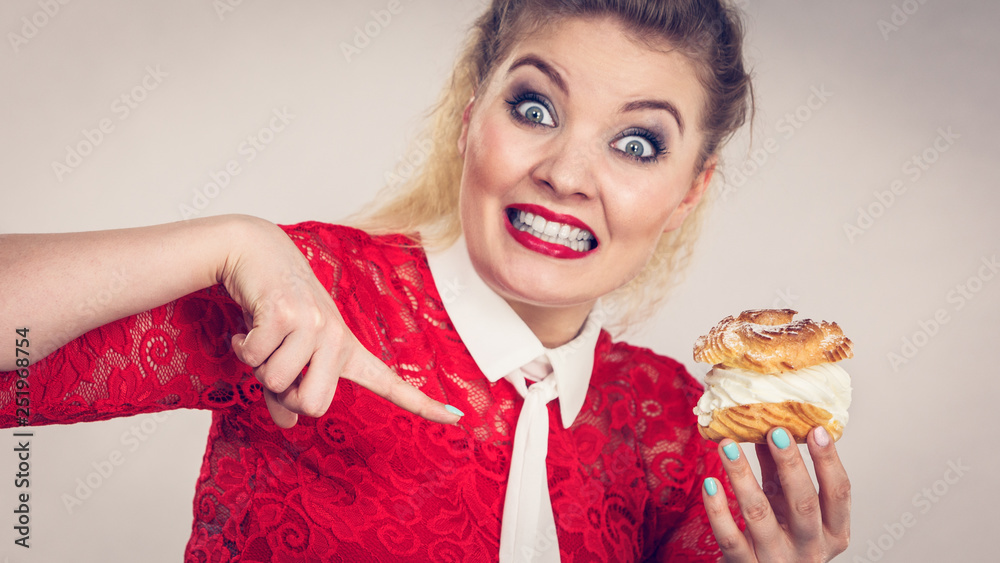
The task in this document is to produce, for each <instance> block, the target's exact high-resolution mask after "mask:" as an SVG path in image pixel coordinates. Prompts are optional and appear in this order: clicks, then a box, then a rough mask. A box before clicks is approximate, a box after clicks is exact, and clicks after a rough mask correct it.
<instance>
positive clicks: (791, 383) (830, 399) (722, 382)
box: [694, 363, 851, 426]
mask: <svg viewBox="0 0 1000 563" xmlns="http://www.w3.org/2000/svg"><path fill="white" fill-rule="evenodd" d="M785 401H796V402H800V403H810V404H813V405H816V406H817V407H820V408H823V409H825V410H827V411H829V412H830V414H831V415H833V420H835V421H838V422H840V423H841V424H843V425H847V409H848V407H850V406H851V376H850V375H848V374H847V372H846V371H844V368H842V367H840V366H838V365H837V364H833V363H825V364H819V365H816V366H812V367H808V368H803V369H799V370H794V371H786V372H785V373H782V374H780V375H766V374H761V373H756V372H752V371H748V370H744V369H739V368H725V369H723V368H720V367H719V366H716V367H713V368H712V369H711V370H710V371H709V372H708V374H707V375H706V376H705V394H704V395H702V397H701V399H700V400H699V401H698V405H697V406H696V407H695V408H694V414H696V415H697V416H698V424H700V425H701V426H708V425H709V423H711V422H712V411H713V410H715V409H725V408H729V407H736V406H740V405H750V404H754V403H783V402H785Z"/></svg>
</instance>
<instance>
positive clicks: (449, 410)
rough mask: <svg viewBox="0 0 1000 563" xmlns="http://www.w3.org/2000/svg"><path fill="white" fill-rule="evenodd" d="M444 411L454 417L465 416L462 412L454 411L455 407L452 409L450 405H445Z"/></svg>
mask: <svg viewBox="0 0 1000 563" xmlns="http://www.w3.org/2000/svg"><path fill="white" fill-rule="evenodd" d="M444 410H446V411H448V412H450V413H451V414H453V415H455V416H465V413H464V412H462V411H460V410H458V409H456V408H455V407H453V406H451V405H445V406H444Z"/></svg>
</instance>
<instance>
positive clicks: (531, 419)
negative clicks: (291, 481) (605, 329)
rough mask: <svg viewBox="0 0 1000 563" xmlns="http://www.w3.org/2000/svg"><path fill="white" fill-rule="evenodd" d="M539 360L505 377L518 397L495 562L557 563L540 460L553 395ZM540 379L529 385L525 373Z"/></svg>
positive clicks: (553, 384) (544, 449)
mask: <svg viewBox="0 0 1000 563" xmlns="http://www.w3.org/2000/svg"><path fill="white" fill-rule="evenodd" d="M547 372H551V363H549V361H548V359H547V358H546V357H545V356H541V357H540V358H539V359H537V360H535V361H533V362H531V363H529V364H528V365H526V366H524V368H522V369H518V370H515V371H514V372H512V373H510V374H508V375H507V380H508V381H510V382H511V384H513V385H514V388H515V389H517V392H518V393H520V394H521V396H522V397H524V405H523V406H522V407H521V414H520V415H519V416H518V417H517V427H516V428H515V429H514V453H513V454H512V455H511V458H510V477H509V478H508V480H507V495H506V497H505V499H504V507H503V520H502V521H501V525H500V563H515V562H516V563H522V562H524V563H526V562H531V563H549V562H553V563H554V562H558V561H559V542H558V540H557V539H556V524H555V518H554V517H553V515H552V500H551V499H550V498H549V484H548V473H547V471H546V469H545V456H546V454H547V453H548V449H549V411H548V408H547V407H546V405H547V404H548V402H549V401H551V400H552V399H555V398H556V396H557V394H558V393H557V390H556V378H555V377H553V376H552V375H551V373H548V376H546V373H547ZM526 374H527V375H529V376H533V377H535V378H541V381H539V382H537V383H534V384H532V385H531V387H528V386H527V385H526V384H525V381H524V378H525V375H526Z"/></svg>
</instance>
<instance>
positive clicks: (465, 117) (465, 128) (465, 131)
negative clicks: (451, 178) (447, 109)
mask: <svg viewBox="0 0 1000 563" xmlns="http://www.w3.org/2000/svg"><path fill="white" fill-rule="evenodd" d="M475 103H476V95H475V94H472V97H471V98H469V103H467V104H465V111H464V112H462V133H461V134H460V135H459V136H458V154H460V155H462V157H463V158H464V157H465V145H466V142H467V141H468V138H469V117H470V116H471V115H472V106H473V105H474V104H475Z"/></svg>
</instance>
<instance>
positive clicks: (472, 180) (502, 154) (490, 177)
mask: <svg viewBox="0 0 1000 563" xmlns="http://www.w3.org/2000/svg"><path fill="white" fill-rule="evenodd" d="M506 121H507V120H505V119H504V118H503V117H499V116H498V117H494V118H491V119H483V120H481V121H477V122H475V123H474V126H473V127H470V130H469V141H468V144H467V145H466V146H467V150H466V155H465V165H464V173H463V175H464V177H463V189H467V190H468V191H469V192H470V193H469V195H470V196H471V195H478V196H483V195H495V196H498V195H502V194H504V193H506V192H507V191H509V190H510V189H511V188H512V187H514V186H515V185H516V184H517V182H518V181H520V179H522V178H524V177H525V176H526V175H527V173H528V166H527V164H528V161H527V155H526V154H525V153H526V151H525V148H526V147H525V139H523V138H522V136H520V135H519V134H518V131H517V130H516V129H515V128H514V127H512V125H511V124H510V123H509V122H506Z"/></svg>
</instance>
